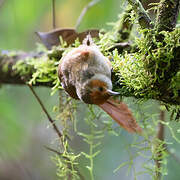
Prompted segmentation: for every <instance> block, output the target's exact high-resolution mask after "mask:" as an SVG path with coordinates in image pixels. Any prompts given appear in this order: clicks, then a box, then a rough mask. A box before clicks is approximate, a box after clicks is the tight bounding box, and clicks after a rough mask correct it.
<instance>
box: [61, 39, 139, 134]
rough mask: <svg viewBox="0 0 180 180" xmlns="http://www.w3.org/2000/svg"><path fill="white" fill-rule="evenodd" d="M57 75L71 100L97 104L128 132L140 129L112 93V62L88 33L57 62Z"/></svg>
mask: <svg viewBox="0 0 180 180" xmlns="http://www.w3.org/2000/svg"><path fill="white" fill-rule="evenodd" d="M58 76H59V79H60V81H61V84H62V86H63V88H64V89H65V91H66V92H67V93H68V94H69V95H70V96H71V97H72V98H74V99H79V100H81V101H83V102H85V103H87V104H96V105H98V106H99V107H100V108H102V109H103V110H104V111H106V112H107V113H108V114H109V115H110V116H111V117H112V118H113V119H114V120H115V121H116V122H117V123H118V124H120V125H121V126H122V127H123V128H125V129H126V130H127V131H129V132H141V128H140V127H139V126H138V124H137V123H136V121H135V119H134V118H133V115H132V113H131V111H130V110H129V109H128V107H127V106H126V105H125V104H124V103H122V102H120V103H119V102H117V101H115V100H112V99H111V100H110V99H109V98H110V97H111V96H112V95H118V94H119V93H117V92H114V91H112V82H111V63H110V61H109V60H108V59H107V58H106V57H105V56H104V55H103V54H102V53H101V52H100V50H99V49H98V47H97V46H96V45H95V44H94V43H93V41H92V39H91V37H90V36H87V38H86V39H85V40H84V44H83V45H81V46H79V47H78V48H74V49H73V50H71V51H70V52H69V53H67V54H66V55H65V56H64V57H63V58H62V60H61V61H60V64H59V67H58Z"/></svg>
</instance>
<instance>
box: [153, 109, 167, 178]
mask: <svg viewBox="0 0 180 180" xmlns="http://www.w3.org/2000/svg"><path fill="white" fill-rule="evenodd" d="M159 118H160V120H161V121H162V122H163V121H165V111H164V110H160V117H159ZM164 133H165V130H164V124H162V123H161V122H159V124H158V132H157V139H158V141H160V142H163V141H164ZM158 146H159V143H157V145H156V148H157V149H158ZM163 146H164V147H165V145H163ZM156 157H157V159H156V160H155V163H156V178H157V179H160V178H161V172H160V168H161V161H162V150H157V153H156Z"/></svg>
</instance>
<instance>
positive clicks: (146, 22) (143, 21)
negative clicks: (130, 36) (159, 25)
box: [128, 0, 153, 29]
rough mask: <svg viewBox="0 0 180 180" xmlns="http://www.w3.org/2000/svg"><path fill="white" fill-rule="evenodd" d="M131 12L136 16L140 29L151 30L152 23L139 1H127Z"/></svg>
mask: <svg viewBox="0 0 180 180" xmlns="http://www.w3.org/2000/svg"><path fill="white" fill-rule="evenodd" d="M128 2H129V4H130V5H131V6H132V8H133V10H134V11H135V12H136V14H137V15H138V22H139V25H140V26H141V28H142V29H144V28H152V27H153V25H152V21H151V18H150V17H149V15H148V14H147V12H146V11H145V9H144V8H143V6H142V4H141V2H140V1H139V0H128Z"/></svg>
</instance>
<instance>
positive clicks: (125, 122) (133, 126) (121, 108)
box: [98, 99, 142, 133]
mask: <svg viewBox="0 0 180 180" xmlns="http://www.w3.org/2000/svg"><path fill="white" fill-rule="evenodd" d="M98 106H99V107H100V108H102V109H103V110H104V111H105V112H106V113H107V114H109V115H110V116H111V117H112V119H114V120H115V121H116V122H117V123H118V124H119V125H120V126H122V127H123V128H124V129H126V130H127V131H128V132H130V133H141V132H142V129H141V127H140V126H139V125H138V124H137V122H136V120H135V119H134V117H133V115H132V112H131V111H130V110H129V108H128V106H127V105H126V104H124V103H123V102H118V101H117V100H114V99H108V100H107V101H106V102H105V103H104V104H100V105H98Z"/></svg>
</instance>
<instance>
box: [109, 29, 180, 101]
mask: <svg viewBox="0 0 180 180" xmlns="http://www.w3.org/2000/svg"><path fill="white" fill-rule="evenodd" d="M142 33H143V34H142V36H141V37H140V38H138V39H136V44H137V45H138V49H139V51H138V52H135V53H128V54H127V53H125V54H124V55H119V54H118V53H117V50H115V51H114V52H113V53H112V56H113V59H114V63H113V68H114V71H115V73H116V75H118V76H119V82H120V84H121V85H122V86H123V87H124V90H125V92H126V91H130V92H134V95H135V96H136V97H144V98H146V97H147V98H156V99H158V97H159V96H162V95H163V94H162V93H166V92H163V91H162V89H163V88H165V89H164V91H166V90H167V89H168V88H171V89H172V91H173V92H174V94H173V96H174V98H176V97H177V96H178V91H179V90H180V88H179V85H178V84H179V80H178V79H179V73H178V71H179V68H180V64H179V62H178V60H177V59H178V57H175V56H177V55H176V54H175V53H176V52H175V50H177V48H179V47H180V29H175V30H174V31H172V32H165V31H163V32H161V33H160V34H157V32H156V31H154V30H143V32H142ZM159 37H161V38H164V39H163V41H160V40H158V38H159ZM159 87H160V88H159ZM161 87H162V88H161ZM121 91H122V89H121ZM122 93H123V95H124V94H125V93H124V92H122Z"/></svg>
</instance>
